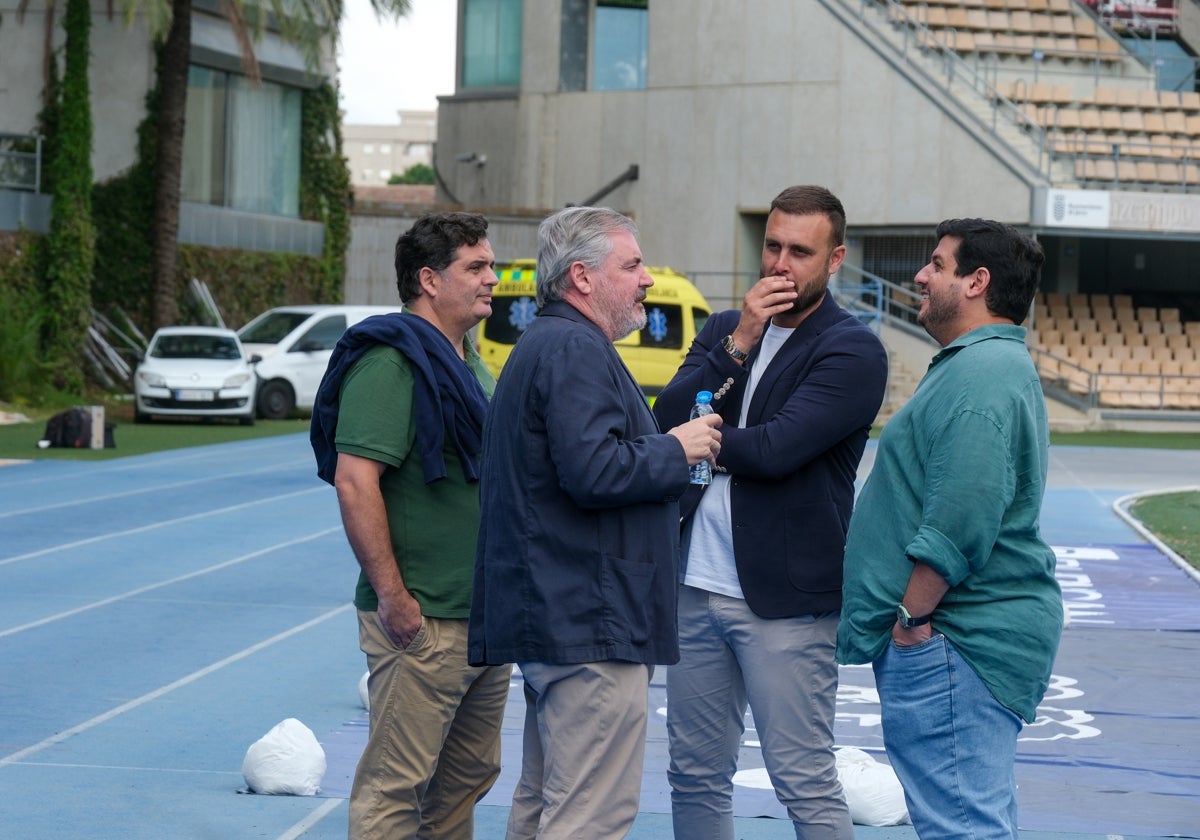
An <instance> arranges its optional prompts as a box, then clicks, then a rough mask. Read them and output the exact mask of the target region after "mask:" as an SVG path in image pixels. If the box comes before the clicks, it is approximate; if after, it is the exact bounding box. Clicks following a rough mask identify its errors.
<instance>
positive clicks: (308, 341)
mask: <svg viewBox="0 0 1200 840" xmlns="http://www.w3.org/2000/svg"><path fill="white" fill-rule="evenodd" d="M345 331H346V316H345V315H342V314H338V315H326V316H325V317H324V318H321V319H320V320H319V321H317V322H316V323H315V324H313V325H312V326H311V327H309V328H308V329H307V330H305V331H304V332H303V333H302V334H301V335H300V336H299V337H298V338H297V339H296V340H295V342H293V344H292V346H291V347H289V348H288V350H287V353H288V356H287V367H288V370H290V371H291V372H292V374H293V380H292V381H293V382H295V385H296V405H298V406H311V405H312V404H313V402H314V401H315V400H316V398H317V388H319V387H320V385H321V378H322V377H323V376H324V375H325V368H327V367H328V366H329V357H330V356H332V355H333V348H334V346H336V345H337V343H338V339H339V338H341V337H342V333H344V332H345Z"/></svg>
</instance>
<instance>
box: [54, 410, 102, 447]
mask: <svg viewBox="0 0 1200 840" xmlns="http://www.w3.org/2000/svg"><path fill="white" fill-rule="evenodd" d="M42 440H48V441H50V446H64V447H67V448H74V449H88V448H90V447H91V445H92V413H91V412H90V411H88V410H87V409H86V408H68V409H67V410H66V411H60V412H59V413H58V414H55V415H54V416H53V417H51V418H50V419H49V420H47V421H46V431H45V433H44V434H43V435H42ZM106 443H107V441H106Z"/></svg>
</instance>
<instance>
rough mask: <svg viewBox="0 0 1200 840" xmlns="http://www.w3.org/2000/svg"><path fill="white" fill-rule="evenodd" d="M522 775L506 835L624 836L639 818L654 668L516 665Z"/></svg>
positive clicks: (560, 839)
mask: <svg viewBox="0 0 1200 840" xmlns="http://www.w3.org/2000/svg"><path fill="white" fill-rule="evenodd" d="M520 667H521V673H522V674H523V675H524V677H525V734H524V739H523V741H522V747H523V754H522V759H521V780H520V782H519V783H518V784H517V788H516V790H515V791H514V792H513V803H512V811H511V812H510V814H509V820H508V834H507V838H508V840H528V839H529V838H539V840H566V838H580V840H606V839H607V838H620V837H624V836H625V835H626V834H627V833H628V832H629V829H630V827H631V826H632V825H633V821H634V818H635V817H636V816H637V810H638V800H639V798H640V796H641V788H642V760H643V756H644V755H645V750H646V707H647V705H648V692H649V688H650V675H651V672H652V670H653V669H652V668H651V667H650V666H648V665H638V664H634V663H631V662H587V663H581V664H577V665H549V664H546V663H542V662H522V663H520Z"/></svg>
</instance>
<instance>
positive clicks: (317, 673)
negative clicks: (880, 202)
mask: <svg viewBox="0 0 1200 840" xmlns="http://www.w3.org/2000/svg"><path fill="white" fill-rule="evenodd" d="M872 454H873V450H868V458H867V459H866V460H865V462H864V470H863V471H864V473H865V471H866V470H867V469H869V464H870V460H871V459H870V456H871V455H872ZM1198 476H1200V452H1165V451H1158V450H1110V449H1086V448H1076V447H1056V448H1055V449H1054V450H1052V471H1051V482H1050V489H1049V491H1048V493H1047V500H1046V507H1045V511H1044V517H1043V530H1044V533H1045V535H1046V537H1047V539H1048V540H1049V541H1050V542H1051V543H1052V544H1054V545H1055V546H1056V547H1057V548H1058V552H1059V576H1060V581H1061V582H1062V583H1063V587H1064V597H1065V600H1066V602H1067V606H1068V611H1069V613H1070V614H1071V624H1070V626H1069V627H1068V628H1067V630H1066V632H1065V634H1064V639H1063V645H1062V650H1061V652H1060V656H1059V660H1058V662H1057V663H1056V667H1055V681H1054V684H1053V686H1052V688H1051V692H1050V694H1049V695H1048V696H1047V698H1046V700H1045V701H1044V702H1043V704H1042V708H1041V716H1040V717H1039V720H1038V723H1037V724H1035V725H1034V726H1031V727H1028V728H1026V730H1025V731H1024V733H1023V735H1022V742H1021V744H1020V749H1019V760H1018V766H1017V773H1018V782H1019V785H1020V788H1019V790H1020V797H1021V823H1022V840H1039V839H1040V838H1051V837H1054V838H1061V837H1075V836H1078V837H1084V836H1086V837H1107V836H1112V835H1124V836H1129V837H1135V836H1137V837H1156V838H1159V837H1169V836H1183V837H1200V746H1197V745H1200V699H1198V698H1200V668H1198V667H1197V663H1198V662H1200V633H1198V632H1197V631H1198V630H1200V585H1197V583H1196V581H1195V579H1194V578H1192V577H1189V576H1188V575H1187V574H1185V573H1184V572H1183V571H1181V570H1180V569H1179V568H1177V567H1176V566H1175V565H1174V564H1173V563H1172V562H1171V561H1170V560H1169V559H1168V558H1167V557H1165V556H1164V555H1162V554H1161V553H1160V552H1158V551H1157V550H1156V549H1154V548H1153V547H1152V546H1150V545H1148V544H1147V543H1146V542H1144V541H1143V540H1142V539H1141V538H1140V537H1139V536H1138V534H1137V533H1136V532H1134V531H1133V530H1132V529H1131V528H1130V527H1129V526H1127V525H1126V524H1125V523H1124V522H1122V521H1121V520H1120V519H1119V518H1118V517H1117V516H1115V515H1114V514H1113V512H1112V510H1111V505H1112V502H1113V501H1114V500H1115V499H1117V498H1118V497H1120V496H1123V495H1125V494H1127V493H1131V492H1140V491H1145V490H1153V489H1165V488H1170V487H1179V486H1184V485H1194V484H1195V483H1196V482H1197V477H1198ZM355 573H356V565H355V563H354V560H353V558H352V556H351V554H350V551H349V548H348V547H347V545H346V541H345V537H344V536H343V534H342V531H341V526H340V522H339V519H338V512H337V504H336V499H335V497H334V493H333V490H332V489H331V488H330V487H328V486H326V485H324V484H323V483H321V482H320V481H319V480H318V479H317V478H316V475H315V467H314V464H313V459H312V454H311V451H310V449H309V446H308V441H307V437H306V436H304V435H289V436H285V437H280V438H267V439H260V440H254V441H247V442H244V443H237V444H226V445H221V446H213V447H203V448H196V449H185V450H177V451H173V452H166V453H159V454H155V455H148V456H138V457H130V458H123V459H117V460H111V461H103V462H90V463H84V462H71V461H58V460H53V461H34V462H25V463H17V464H11V465H7V466H3V467H0V840H10V839H11V840H43V838H46V839H47V840H48V839H49V838H56V839H57V838H88V840H93V839H94V838H99V840H108V839H109V838H112V840H139V839H140V838H146V839H147V840H164V838H197V840H200V838H204V840H210V839H211V840H240V839H241V838H258V837H266V838H279V839H280V840H283V838H299V837H304V838H321V840H326V838H340V837H345V832H346V804H345V800H344V798H343V797H344V795H345V791H346V790H347V789H348V785H349V778H350V774H351V773H352V772H353V766H354V762H355V760H356V758H357V750H358V749H359V748H360V745H361V739H362V736H363V729H364V721H365V718H364V717H363V710H362V707H361V705H360V702H359V696H358V680H359V677H360V676H361V675H362V673H363V671H364V669H365V665H364V662H363V657H362V654H361V653H360V652H359V651H358V646H357V629H356V625H355V617H354V612H353V609H352V607H351V605H350V603H349V599H350V596H351V594H352V591H353V585H354V578H355ZM519 679H520V678H519V676H517V677H516V680H517V681H519ZM654 683H655V684H654V685H653V686H652V706H657V707H658V714H657V715H655V716H654V720H653V721H652V724H651V731H650V736H649V741H648V749H647V759H646V770H645V775H644V782H643V796H642V813H641V815H640V816H639V818H638V821H637V823H636V825H635V827H634V830H633V832H632V833H631V834H630V837H631V838H634V840H649V839H650V838H666V837H670V834H671V832H670V818H669V815H668V812H669V798H668V794H669V792H668V788H667V782H666V778H665V773H664V768H665V762H666V758H665V756H666V736H665V726H664V725H663V723H662V720H663V718H662V706H663V705H664V704H665V696H664V694H663V689H662V686H663V673H662V671H661V669H660V671H659V672H658V673H656V675H655V680H654ZM842 683H843V684H842V688H841V691H840V692H839V705H838V722H837V730H836V735H837V739H838V742H839V744H840V745H844V746H856V747H860V748H862V749H865V750H867V751H868V752H871V753H873V754H874V755H876V756H877V757H878V758H879V759H880V760H883V755H882V749H881V741H880V736H879V732H878V726H877V714H878V703H877V700H876V698H875V696H874V687H873V684H872V681H871V677H870V670H869V669H866V668H847V669H843V673H842ZM511 697H512V702H511V703H510V708H509V713H508V716H507V718H506V723H505V739H506V741H505V768H504V772H503V774H502V776H501V780H500V782H499V783H498V784H497V786H496V788H495V789H494V790H493V792H492V793H491V794H490V795H489V796H488V797H487V798H486V799H485V800H484V802H483V804H482V805H481V806H480V807H479V809H478V825H477V837H479V838H484V840H488V839H489V838H499V837H502V836H503V833H504V822H505V820H506V818H507V811H508V809H507V805H508V795H509V793H510V792H511V789H512V785H513V783H514V782H515V775H516V770H517V764H518V761H519V750H520V739H519V732H520V726H521V720H522V717H523V709H522V702H523V701H522V700H521V693H520V690H519V686H514V689H513V692H512V695H511ZM288 717H295V718H298V719H300V720H301V721H302V722H303V723H304V724H305V725H307V726H308V727H309V728H310V729H312V731H313V732H314V733H315V734H316V735H317V737H318V739H320V740H321V742H322V744H323V745H324V747H325V750H326V754H327V757H328V762H329V769H328V771H327V773H326V777H325V780H324V788H323V791H322V795H321V796H318V797H272V796H256V795H239V794H238V791H239V789H241V788H243V787H244V786H245V784H244V781H243V779H242V775H241V765H242V759H243V757H244V756H245V752H246V749H247V748H248V747H249V745H250V744H251V743H253V742H254V741H255V740H257V739H258V738H259V737H261V736H262V735H263V734H264V733H265V732H266V731H267V730H269V729H270V728H271V727H272V726H274V725H275V724H276V723H278V722H279V721H281V720H283V719H284V718H288ZM748 723H749V728H748V730H747V733H746V739H745V745H744V750H743V757H742V763H741V768H742V771H743V772H742V774H741V775H740V776H739V787H738V793H737V797H736V810H737V813H738V815H739V819H738V820H737V835H738V836H739V837H742V838H747V840H750V839H751V838H785V837H792V836H794V835H793V832H792V830H791V826H790V824H789V823H788V822H786V821H785V820H781V819H757V818H756V817H760V816H762V817H778V816H780V815H781V814H782V810H781V809H780V807H779V806H778V804H777V803H776V802H775V801H774V798H773V796H772V795H771V794H770V792H769V790H765V789H764V788H763V787H762V778H761V777H762V772H761V769H760V768H761V760H760V758H759V755H758V752H757V749H756V747H755V743H754V737H755V733H754V730H753V721H752V720H751V721H749V722H748ZM858 836H859V837H862V838H868V840H890V838H897V839H899V838H904V840H911V838H913V837H915V834H914V833H913V831H912V829H911V828H910V827H899V828H865V827H864V828H859V829H858Z"/></svg>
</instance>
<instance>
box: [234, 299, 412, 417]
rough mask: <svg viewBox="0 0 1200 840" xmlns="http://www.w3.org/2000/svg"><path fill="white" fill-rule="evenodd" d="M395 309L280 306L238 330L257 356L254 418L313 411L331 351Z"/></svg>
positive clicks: (391, 307) (241, 337) (397, 306)
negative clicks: (372, 318) (350, 330)
mask: <svg viewBox="0 0 1200 840" xmlns="http://www.w3.org/2000/svg"><path fill="white" fill-rule="evenodd" d="M399 311H400V304H398V303H397V304H396V305H395V306H317V305H313V306H281V307H278V308H277V309H268V310H267V311H266V312H264V313H262V314H261V315H259V316H258V317H257V318H255V319H254V320H253V321H251V322H250V323H248V324H246V326H244V327H242V328H241V329H240V330H238V338H239V339H241V342H242V346H243V347H245V349H246V354H247V355H248V356H251V357H253V356H260V357H261V361H259V363H258V364H257V365H256V366H255V372H256V373H257V374H258V399H257V405H258V416H259V417H264V418H266V419H268V420H282V419H284V418H285V417H289V416H291V414H292V412H293V411H295V410H297V409H300V410H302V411H312V407H313V402H314V401H315V400H316V397H317V388H318V387H319V386H320V384H321V377H323V376H324V375H325V368H326V367H328V365H329V357H330V356H331V355H333V347H334V345H335V344H337V342H338V339H339V338H341V337H342V333H344V332H345V331H346V328H347V327H349V326H352V325H354V324H357V323H358V322H359V321H361V320H362V319H363V318H366V317H367V316H369V315H382V314H384V313H386V312H399Z"/></svg>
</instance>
